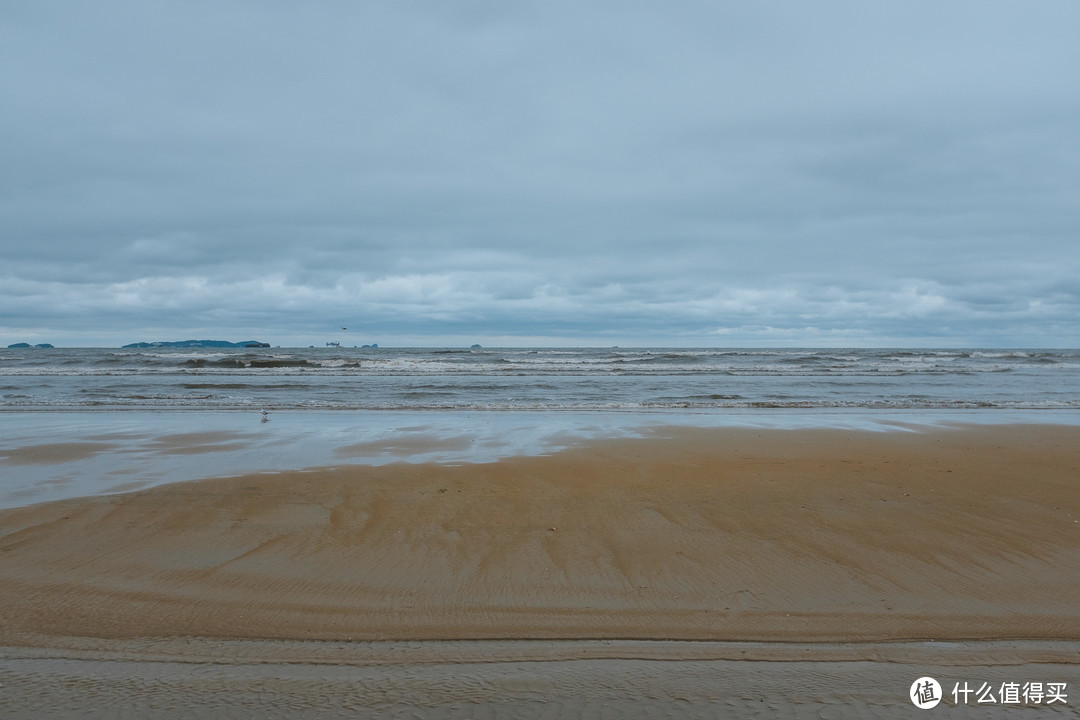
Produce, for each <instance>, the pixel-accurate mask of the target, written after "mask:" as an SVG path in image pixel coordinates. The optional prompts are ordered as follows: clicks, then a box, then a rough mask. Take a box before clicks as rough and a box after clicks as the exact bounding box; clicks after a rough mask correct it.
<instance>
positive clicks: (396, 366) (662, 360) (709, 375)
mask: <svg viewBox="0 0 1080 720" xmlns="http://www.w3.org/2000/svg"><path fill="white" fill-rule="evenodd" d="M834 408H853V409H888V410H898V409H919V410H932V409H943V410H955V409H986V410H993V409H1022V410H1050V409H1056V410H1062V409H1080V350H949V349H935V350H910V349H905V350H897V349H824V350H823V349H797V348H796V349H776V350H772V349H770V350H745V349H731V350H724V349H655V348H654V349H622V348H603V349H598V348H584V349H579V348H571V349H544V348H512V349H501V348H493V349H471V350H470V349H454V348H436V349H431V348H421V349H345V348H336V347H329V348H307V349H293V348H259V349H225V350H217V349H200V348H193V349H168V348H156V349H155V348H151V349H138V350H127V349H87V348H78V349H36V348H35V349H22V350H0V411H3V410H121V409H141V410H185V409H191V410H251V409H259V410H261V409H268V410H447V411H452V410H673V409H697V410H724V409H761V410H770V409H834Z"/></svg>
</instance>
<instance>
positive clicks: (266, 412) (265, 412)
mask: <svg viewBox="0 0 1080 720" xmlns="http://www.w3.org/2000/svg"><path fill="white" fill-rule="evenodd" d="M262 422H270V411H269V410H263V411H262Z"/></svg>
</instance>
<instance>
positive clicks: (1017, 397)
mask: <svg viewBox="0 0 1080 720" xmlns="http://www.w3.org/2000/svg"><path fill="white" fill-rule="evenodd" d="M972 423H975V424H985V423H995V424H996V423H1051V424H1062V423H1064V424H1080V350H1062V349H948V348H938V349H898V348H877V349H868V348H829V349H821V348H780V349H746V348H726V349H725V348H622V347H604V348H486V347H483V348H480V347H473V348H453V347H448V348H344V347H340V346H328V347H311V348H274V347H264V348H209V347H165V346H162V347H140V348H20V349H6V350H5V349H0V507H5V506H8V507H10V506H13V505H22V504H27V503H31V502H40V501H44V500H50V499H57V498H59V497H70V496H73V495H85V494H99V493H104V492H120V491H124V490H131V489H138V488H140V487H145V486H149V485H153V484H157V483H161V482H172V481H178V480H189V479H198V478H200V477H210V476H223V475H235V474H240V473H249V472H266V471H274V470H283V469H303V468H308V467H322V466H327V465H339V464H347V463H373V464H374V463H388V462H444V463H460V462H490V461H493V460H497V459H499V458H500V457H506V456H509V455H521V454H542V453H547V452H554V451H557V450H559V449H563V448H566V447H572V446H574V445H575V444H577V443H580V442H583V441H585V440H589V439H592V438H601V437H611V438H617V437H641V436H645V435H649V434H656V433H658V432H662V431H663V430H662V429H663V428H665V427H671V426H679V425H682V426H686V425H690V426H710V427H712V426H743V427H746V426H750V427H763V428H804V427H830V428H853V429H862V430H907V431H911V430H917V429H920V428H926V427H931V426H941V425H950V424H972Z"/></svg>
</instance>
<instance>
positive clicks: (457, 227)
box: [0, 1, 1080, 346]
mask: <svg viewBox="0 0 1080 720" xmlns="http://www.w3.org/2000/svg"><path fill="white" fill-rule="evenodd" d="M309 5H310V6H309ZM1077 21H1080V7H1078V6H1076V5H1075V4H1074V3H1070V2H1044V3H1038V4H1035V5H1031V4H1028V5H1024V6H1020V5H1018V4H1016V3H1006V2H959V3H949V4H947V5H942V4H941V3H931V2H911V3H903V4H900V5H895V6H880V5H874V4H869V5H868V4H866V3H861V2H825V3H813V4H806V3H797V2H775V3H754V4H750V5H747V4H745V3H699V2H679V3H675V4H674V5H670V4H669V5H665V6H664V7H663V8H661V7H660V6H658V5H656V4H655V3H634V2H630V3H624V2H620V3H614V2H611V3H605V2H601V3H589V4H585V5H582V4H581V3H558V2H556V3H552V2H544V3H494V2H479V1H476V2H464V3H452V4H449V5H447V4H444V3H424V2H402V3H345V2H341V3H333V2H331V3H319V4H306V5H295V4H288V3H277V2H269V3H255V4H252V3H241V2H236V3H209V2H207V3H198V2H196V3H171V2H146V3H133V2H101V3H91V4H85V3H56V4H50V3H39V4H31V5H25V6H22V7H17V8H5V9H3V10H0V97H3V98H4V106H5V110H4V112H3V113H0V155H2V156H3V157H4V158H5V162H4V163H2V164H0V190H2V192H0V239H2V247H0V262H2V264H0V307H2V308H3V309H2V311H0V342H2V341H3V338H4V337H7V338H10V340H9V341H8V342H16V341H21V340H34V341H48V342H55V343H57V344H118V343H121V342H130V341H134V340H144V339H147V340H153V339H179V338H181V337H194V336H215V337H227V338H234V339H235V338H241V337H243V338H248V337H259V338H260V339H266V340H268V341H271V342H274V343H280V344H309V343H315V342H318V343H321V341H322V340H323V339H326V338H327V336H328V334H329V333H332V332H334V331H336V330H338V329H339V328H340V327H342V326H348V327H350V328H351V331H352V332H355V333H356V337H357V339H358V341H364V342H370V341H372V340H376V341H378V342H380V343H385V344H392V343H395V342H396V343H402V344H405V343H408V344H441V343H458V342H464V341H466V340H468V341H469V342H472V341H474V340H476V341H481V342H485V343H486V344H494V343H498V342H506V343H514V344H517V343H539V344H559V343H568V344H592V343H596V344H611V343H618V344H648V345H663V344H678V345H778V344H779V345H868V344H881V345H912V344H914V345H992V346H1076V345H1078V344H1080V322H1078V320H1077V318H1080V282H1078V280H1077V278H1080V249H1078V247H1080V246H1078V244H1077V237H1078V236H1080V195H1078V192H1077V189H1078V188H1080V157H1078V155H1080V149H1078V148H1080V137H1078V136H1080V126H1078V125H1077V123H1076V122H1075V118H1076V117H1080V89H1078V88H1080V86H1078V85H1077V84H1076V82H1075V78H1074V77H1073V75H1074V74H1075V72H1074V71H1075V68H1076V67H1080V46H1078V45H1077V43H1076V42H1075V38H1074V36H1073V33H1072V31H1071V29H1072V28H1075V27H1076V26H1077Z"/></svg>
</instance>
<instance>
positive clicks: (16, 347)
mask: <svg viewBox="0 0 1080 720" xmlns="http://www.w3.org/2000/svg"><path fill="white" fill-rule="evenodd" d="M52 347H53V346H52V345H50V344H49V343H39V344H37V345H31V344H30V343H15V344H14V345H8V350H23V349H25V348H44V349H46V350H48V349H50V348H52Z"/></svg>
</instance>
